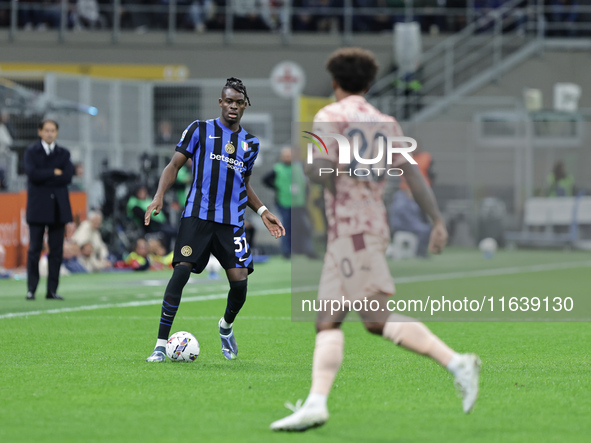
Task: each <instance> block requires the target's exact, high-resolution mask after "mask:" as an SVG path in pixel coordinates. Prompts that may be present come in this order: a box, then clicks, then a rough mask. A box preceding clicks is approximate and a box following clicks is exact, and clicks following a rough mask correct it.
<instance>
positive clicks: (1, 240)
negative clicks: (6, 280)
mask: <svg viewBox="0 0 591 443" xmlns="http://www.w3.org/2000/svg"><path fill="white" fill-rule="evenodd" d="M70 204H71V205H72V213H73V215H74V221H76V222H78V223H79V222H80V221H82V220H85V219H86V193H85V192H70ZM0 208H1V209H0V245H2V246H4V249H6V261H5V263H4V267H5V268H7V269H11V268H18V267H20V266H25V265H26V263H27V262H26V260H27V248H28V246H29V227H28V225H27V220H26V216H27V213H26V210H27V192H26V191H21V192H19V193H1V194H0Z"/></svg>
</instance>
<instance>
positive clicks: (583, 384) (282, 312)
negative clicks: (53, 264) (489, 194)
mask: <svg viewBox="0 0 591 443" xmlns="http://www.w3.org/2000/svg"><path fill="white" fill-rule="evenodd" d="M588 261H589V255H588V254H581V253H565V252H527V251H525V252H524V251H513V252H501V253H499V254H497V255H496V256H495V258H494V259H493V260H490V261H485V260H483V259H482V258H481V257H480V255H479V254H478V253H477V252H472V251H461V250H456V251H454V250H449V251H446V254H445V255H443V256H441V257H435V258H434V259H432V260H429V261H426V262H423V261H409V262H400V263H395V264H393V274H394V276H395V277H396V276H399V277H403V276H404V277H407V276H413V275H421V274H437V273H449V272H457V271H465V270H479V269H491V268H506V267H511V266H523V265H527V264H544V263H564V262H581V267H573V268H571V269H568V270H566V271H565V270H556V271H546V272H543V273H539V272H538V273H516V274H511V275H500V276H488V277H477V278H474V277H471V278H455V279H450V280H441V281H429V282H414V283H405V284H398V285H397V288H398V291H399V293H401V294H402V293H405V294H406V293H410V292H417V293H420V292H425V291H427V292H428V291H436V292H437V293H440V294H454V293H457V292H462V291H479V292H481V293H482V294H483V295H485V294H490V295H497V294H496V292H497V291H499V290H501V291H503V293H504V294H505V295H507V296H520V295H522V294H523V293H525V292H527V293H532V292H535V293H539V294H545V293H549V294H548V295H550V296H552V295H555V293H556V291H559V292H560V293H561V295H564V296H565V295H568V294H569V293H571V292H577V293H580V292H581V291H589V289H588V288H589V270H590V268H589V264H588ZM319 263H320V262H315V264H316V266H317V267H319V266H320V265H319ZM296 266H297V264H296ZM256 271H257V272H255V274H253V275H252V276H251V278H250V284H249V293H250V294H252V296H251V297H249V299H248V301H247V304H246V305H245V307H244V309H243V311H242V312H241V314H240V316H239V318H238V320H237V322H236V325H235V333H236V336H237V340H238V344H239V348H240V353H239V358H238V360H236V361H226V360H225V359H224V358H223V357H222V355H221V351H220V342H219V335H218V333H217V320H218V319H219V317H220V316H221V314H222V312H223V309H224V306H225V300H224V299H223V297H224V293H225V292H226V290H227V289H226V288H227V284H226V283H224V282H220V283H215V282H213V283H212V282H211V281H208V280H207V279H205V278H203V277H197V278H195V279H194V281H193V282H192V283H190V284H189V286H188V287H187V290H186V291H185V294H184V297H185V303H182V304H181V307H180V310H179V313H178V315H177V318H176V320H175V324H174V326H173V331H179V330H188V331H190V332H192V333H193V334H194V335H195V336H196V337H197V338H198V339H199V342H200V345H201V355H200V356H199V358H198V360H197V361H196V362H195V363H172V362H170V361H167V362H166V363H164V364H148V363H145V361H144V360H145V358H146V357H147V356H148V355H149V354H150V352H151V350H152V347H153V345H154V342H155V335H156V332H157V327H158V317H159V313H160V300H161V298H162V292H163V287H164V285H165V284H166V282H167V280H168V277H169V276H170V272H158V273H145V274H140V273H129V274H103V275H90V276H80V275H78V276H70V277H67V278H63V279H62V281H61V284H60V291H59V292H60V293H61V294H62V295H64V296H65V297H66V301H65V302H55V301H46V300H45V299H44V298H41V297H40V298H38V300H36V301H34V302H27V301H25V300H24V296H25V293H26V286H25V283H24V282H22V281H21V282H17V281H6V280H4V281H0V399H1V401H0V441H2V442H31V441H37V442H53V441H55V442H58V441H59V442H82V441H84V442H92V441H111V442H132V441H138V442H140V441H141V442H150V441H179V440H193V441H204V442H209V441H218V440H220V439H224V440H229V441H235V442H266V441H269V442H284V441H288V442H292V441H301V442H304V441H305V442H384V441H437V442H441V441H474V442H483V441H484V442H487V441H499V442H527V441H536V442H539V441H544V442H547V441H557V442H558V441H560V442H563V441H569V442H572V441H581V442H583V441H589V435H591V424H590V423H591V420H589V417H590V415H591V396H590V395H589V392H590V391H591V381H590V374H591V358H590V351H589V349H591V328H589V324H588V323H517V322H516V323H485V322H479V323H477V322H474V323H443V322H437V323H431V324H429V327H430V328H431V329H432V330H433V331H434V332H435V333H437V334H438V335H439V336H440V337H441V338H443V339H444V340H445V341H446V342H448V343H449V344H450V345H451V346H452V347H454V348H455V349H457V350H458V351H461V352H464V351H474V352H477V353H478V354H479V355H480V357H481V359H482V361H483V370H482V379H481V395H480V398H479V400H478V403H477V407H476V409H475V411H474V412H473V413H472V414H470V415H468V416H466V415H464V414H463V413H462V412H461V401H460V399H459V398H458V397H457V396H456V394H455V390H454V388H453V385H452V377H451V376H450V375H449V374H448V373H447V372H446V371H445V370H443V369H442V368H440V367H439V366H438V365H436V364H435V363H434V362H432V361H430V360H429V359H427V358H424V357H420V356H416V355H414V354H412V353H410V352H407V351H405V350H402V349H399V348H397V347H395V346H394V345H392V344H391V343H389V342H387V341H385V340H383V339H380V338H378V337H374V336H370V335H369V334H367V333H365V332H363V330H362V329H363V328H362V326H361V325H360V324H357V323H347V324H345V325H344V326H343V329H344V330H345V343H346V345H345V359H344V362H343V366H342V368H341V371H340V373H339V376H338V378H337V380H336V383H335V386H334V389H333V392H332V394H331V397H330V399H329V410H330V413H331V418H330V420H329V422H328V423H327V424H326V425H325V426H323V427H321V428H319V429H315V430H311V431H308V432H307V433H306V434H305V435H300V434H287V435H284V434H275V433H272V432H271V431H269V430H268V426H269V424H270V423H271V421H273V420H276V419H279V418H282V417H283V416H285V415H287V414H288V413H289V411H288V410H287V409H284V408H283V402H284V401H286V400H289V401H291V402H295V400H297V399H298V398H305V396H306V394H307V391H308V389H309V385H310V371H311V360H312V350H313V346H314V330H313V327H312V325H311V324H309V323H293V322H291V321H290V295H289V293H288V292H287V291H288V289H289V286H290V282H289V274H290V267H289V263H288V262H284V261H281V260H273V261H272V262H270V263H267V264H261V265H258V266H257V267H256ZM44 284H45V281H43V280H42V282H41V285H40V287H39V290H38V297H39V296H40V295H43V294H44V292H43V289H44V286H43V285H44ZM212 294H213V295H214V296H216V295H217V296H218V297H219V298H217V299H212V300H200V301H196V298H197V297H199V296H201V295H212ZM256 294H259V295H256ZM189 300H194V301H189ZM132 303H135V304H137V306H130V304H132ZM150 303H151V304H150ZM118 305H122V306H123V307H120V306H118ZM100 306H110V307H102V308H100V309H95V308H98V307H100ZM64 308H72V309H73V310H72V311H70V312H59V313H40V314H36V315H29V316H17V317H8V316H7V314H9V313H25V312H32V311H47V310H50V309H62V310H63V309H64ZM75 309H88V310H79V311H77V310H75Z"/></svg>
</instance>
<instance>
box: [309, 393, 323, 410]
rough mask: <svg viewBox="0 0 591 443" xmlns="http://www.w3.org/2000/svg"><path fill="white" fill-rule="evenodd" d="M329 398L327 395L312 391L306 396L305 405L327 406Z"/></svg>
mask: <svg viewBox="0 0 591 443" xmlns="http://www.w3.org/2000/svg"><path fill="white" fill-rule="evenodd" d="M327 400H328V396H327V395H324V394H317V393H315V392H311V393H310V394H309V395H308V398H306V401H305V402H304V406H311V407H322V408H326V401H327Z"/></svg>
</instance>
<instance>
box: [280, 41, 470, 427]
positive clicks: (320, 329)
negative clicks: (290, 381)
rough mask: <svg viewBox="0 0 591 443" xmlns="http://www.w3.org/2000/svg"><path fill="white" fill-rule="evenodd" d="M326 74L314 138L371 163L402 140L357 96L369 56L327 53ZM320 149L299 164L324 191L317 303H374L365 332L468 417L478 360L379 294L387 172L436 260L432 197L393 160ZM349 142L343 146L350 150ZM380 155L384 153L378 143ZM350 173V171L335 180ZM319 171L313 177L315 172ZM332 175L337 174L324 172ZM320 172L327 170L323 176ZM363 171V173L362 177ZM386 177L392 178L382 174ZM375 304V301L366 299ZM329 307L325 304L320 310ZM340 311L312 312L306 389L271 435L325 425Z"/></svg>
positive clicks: (442, 238) (372, 65) (387, 280)
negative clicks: (395, 178)
mask: <svg viewBox="0 0 591 443" xmlns="http://www.w3.org/2000/svg"><path fill="white" fill-rule="evenodd" d="M327 69H328V71H329V72H330V74H331V75H332V79H333V89H334V92H335V97H336V100H337V101H336V102H335V103H332V104H330V105H327V106H325V107H324V108H322V109H321V110H320V111H319V112H318V113H317V114H316V116H315V117H314V129H313V132H314V134H329V133H332V134H335V133H336V134H342V135H345V136H346V137H347V138H348V139H354V138H355V137H358V140H357V142H358V143H359V144H358V150H359V154H360V156H362V157H363V158H364V159H377V158H379V157H380V148H379V146H378V143H377V142H374V141H375V140H378V139H379V138H380V137H383V138H385V137H387V136H403V134H402V130H401V129H400V126H399V125H398V123H397V122H396V120H395V119H394V118H393V117H390V116H388V115H385V114H382V113H381V112H380V111H378V110H377V109H376V108H374V107H373V106H372V105H371V104H369V103H368V102H367V101H366V100H365V98H364V95H365V93H366V92H367V90H368V89H369V86H370V84H371V82H372V81H373V80H374V77H375V75H376V72H377V63H376V60H375V57H374V56H373V54H372V53H371V52H369V51H365V50H363V49H360V48H343V49H339V50H337V51H335V52H334V53H333V54H332V55H331V56H330V58H329V59H328V62H327ZM323 141H325V142H326V145H327V149H326V151H325V152H320V150H316V151H314V161H313V164H311V165H308V169H307V171H306V172H307V174H308V176H309V177H310V179H311V180H312V181H314V182H316V183H320V184H322V185H323V186H324V187H325V190H324V198H325V203H326V204H325V207H326V218H327V222H328V245H327V252H326V256H325V260H324V267H323V269H322V276H321V278H320V284H319V288H318V299H319V300H328V301H330V300H343V298H344V299H345V300H349V301H351V302H353V301H355V300H368V301H373V303H374V305H375V303H379V306H380V308H383V309H378V310H377V311H369V310H368V311H365V312H359V314H360V315H361V318H362V320H363V323H364V325H365V328H366V329H367V330H368V331H369V332H371V333H372V334H376V335H379V336H382V337H384V338H385V339H387V340H390V341H392V342H394V343H395V344H397V345H400V346H402V347H404V348H406V349H408V350H411V351H413V352H416V353H418V354H422V355H426V356H428V357H430V358H432V359H433V360H435V361H436V362H438V363H439V364H440V365H441V366H443V367H444V368H446V369H447V370H448V371H450V372H451V373H452V374H453V376H454V382H455V384H456V386H457V387H458V388H459V390H460V391H461V393H462V396H463V410H464V412H465V413H468V412H470V411H471V410H472V408H473V406H474V403H475V402H476V397H477V395H478V380H479V372H480V360H479V359H478V357H477V356H476V355H474V354H458V353H457V352H455V351H454V350H452V349H451V348H450V347H449V346H447V345H446V344H445V343H444V342H443V341H442V340H440V339H439V338H438V337H437V336H435V335H434V334H433V333H432V332H431V331H430V330H429V329H428V328H427V327H426V326H425V325H424V324H422V323H419V322H417V321H414V320H413V319H411V318H409V317H404V316H402V315H398V314H391V313H390V312H388V309H387V301H388V297H389V296H391V295H392V294H394V292H395V289H394V282H393V280H392V277H391V275H390V271H389V268H388V264H387V263H386V259H385V250H386V246H387V245H388V243H389V240H390V232H389V228H388V223H387V219H386V208H385V206H384V203H383V200H382V196H383V194H384V188H385V184H386V180H385V179H386V178H387V176H388V173H387V171H393V170H395V168H399V169H398V171H400V170H401V171H403V173H404V177H405V178H406V181H407V183H408V185H409V187H410V189H411V191H412V194H413V197H414V199H415V200H416V202H417V203H418V204H419V206H420V207H421V209H422V210H423V211H425V213H426V214H427V215H428V216H429V217H430V219H431V221H432V223H433V227H432V231H431V236H430V241H429V250H430V252H432V253H435V254H438V253H440V252H441V251H442V250H443V248H444V246H445V245H446V243H447V237H448V234H447V230H446V228H445V223H444V221H443V218H442V216H441V214H440V212H439V209H438V207H437V202H436V201H435V197H434V195H433V193H432V191H431V189H430V188H429V186H427V184H426V183H425V180H424V178H423V177H422V176H421V174H420V172H419V171H418V168H416V167H415V166H414V165H412V164H410V163H409V162H408V161H407V159H406V158H405V157H404V156H403V155H401V154H394V155H392V158H391V159H389V160H391V161H390V163H389V164H388V162H387V160H388V159H387V158H386V157H387V156H386V155H383V156H382V160H381V163H380V164H373V165H372V164H363V162H358V160H356V159H354V156H353V155H351V158H352V159H353V162H352V163H351V164H350V165H343V164H339V163H338V161H339V154H338V153H339V146H338V144H337V142H336V140H335V139H334V138H331V137H325V138H323ZM352 144H353V143H352ZM381 149H382V151H381V152H382V154H384V153H385V152H386V150H385V149H384V144H382V147H381ZM356 166H358V167H359V168H360V169H359V170H358V172H359V174H358V175H356V174H355V173H353V172H349V173H340V171H346V170H347V168H350V171H353V170H354V169H355V167H356ZM321 168H322V173H321ZM330 170H333V171H337V170H339V174H338V175H337V174H336V172H335V173H330V172H329V171H330ZM327 171H328V172H327ZM366 171H370V172H369V173H367V175H365V174H366ZM392 175H395V174H392ZM374 300H375V301H374ZM329 305H330V303H329ZM347 313H348V309H343V310H342V311H340V312H336V313H334V312H333V313H331V312H327V311H320V312H319V315H318V318H317V320H316V330H317V335H316V345H315V349H314V357H313V366H312V387H311V389H310V393H309V395H308V397H307V399H306V401H305V402H304V403H303V405H302V406H301V407H299V408H298V409H297V410H295V412H294V413H293V414H291V415H289V416H287V417H285V418H283V419H281V420H278V421H275V422H274V423H272V424H271V429H273V430H275V431H303V430H306V429H309V428H312V427H315V426H320V425H322V424H324V423H325V422H326V421H327V420H328V416H329V414H328V409H327V399H328V395H329V393H330V390H331V387H332V385H333V382H334V380H335V377H336V375H337V373H338V371H339V368H340V365H341V362H342V360H343V348H344V335H343V332H342V330H341V329H340V325H341V323H342V322H343V320H344V319H345V317H346V315H347Z"/></svg>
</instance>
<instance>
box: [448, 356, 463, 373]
mask: <svg viewBox="0 0 591 443" xmlns="http://www.w3.org/2000/svg"><path fill="white" fill-rule="evenodd" d="M461 367H462V357H461V355H460V354H458V353H457V352H455V353H454V355H453V356H452V357H451V360H450V361H449V363H448V364H447V366H446V368H447V370H448V371H449V372H451V373H452V374H453V375H456V374H457V373H458V371H459V370H460V369H461Z"/></svg>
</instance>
